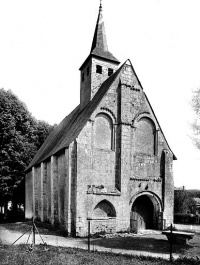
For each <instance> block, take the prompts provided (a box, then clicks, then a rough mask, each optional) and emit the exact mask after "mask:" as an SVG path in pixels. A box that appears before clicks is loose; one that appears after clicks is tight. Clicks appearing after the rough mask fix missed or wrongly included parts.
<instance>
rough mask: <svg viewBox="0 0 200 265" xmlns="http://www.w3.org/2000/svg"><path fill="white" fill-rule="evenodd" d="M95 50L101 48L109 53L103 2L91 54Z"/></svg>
mask: <svg viewBox="0 0 200 265" xmlns="http://www.w3.org/2000/svg"><path fill="white" fill-rule="evenodd" d="M95 48H99V49H101V50H103V51H108V45H107V40H106V32H105V27H104V21H103V11H102V3H101V1H100V6H99V15H98V18H97V23H96V28H95V32H94V38H93V42H92V48H91V52H92V51H93V50H94V49H95Z"/></svg>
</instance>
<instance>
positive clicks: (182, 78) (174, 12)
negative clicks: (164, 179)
mask: <svg viewBox="0 0 200 265" xmlns="http://www.w3.org/2000/svg"><path fill="white" fill-rule="evenodd" d="M102 5H103V17H104V22H105V29H106V35H107V42H108V48H109V51H110V52H111V53H113V55H114V56H115V57H116V58H117V59H119V60H120V61H121V62H122V63H123V62H124V61H125V60H126V59H130V60H131V62H132V64H133V67H134V69H135V71H136V73H137V76H138V78H139V80H140V82H141V83H142V86H143V88H144V91H145V93H146V94H147V96H148V98H149V100H150V102H151V105H152V107H153V109H154V112H155V114H156V117H157V119H158V121H159V123H160V125H161V128H162V130H163V132H164V134H165V136H166V138H167V141H168V143H169V145H170V148H171V149H172V151H173V152H174V154H175V156H176V157H177V159H178V160H177V161H174V166H173V171H174V181H175V186H176V187H180V186H185V187H186V188H187V189H200V150H197V149H196V148H195V147H194V145H193V143H192V140H191V136H192V131H191V126H190V124H191V122H192V121H193V119H194V113H193V111H192V108H191V105H190V102H191V98H192V94H193V90H195V89H197V88H200V1H199V0H123V1H120V0H102ZM98 9H99V0H85V1H83V0H73V1H69V0H56V1H55V0H34V1H33V0H18V1H16V0H7V1H5V0H0V88H4V89H6V90H8V89H11V90H12V92H13V93H15V94H16V95H17V96H18V97H19V99H20V100H21V101H23V102H24V103H25V104H26V106H27V108H28V109H29V111H30V112H31V113H32V115H33V116H34V117H35V118H37V119H39V120H44V121H47V122H48V123H50V124H55V123H57V124H58V123H59V122H60V121H61V120H62V119H63V118H64V117H65V116H66V115H68V114H69V113H70V112H71V111H72V110H73V109H74V108H75V107H76V106H77V105H78V104H79V100H80V73H79V67H80V66H81V65H82V63H83V61H84V60H85V59H86V57H87V56H88V55H89V52H90V48H91V45H92V39H93V34H94V29H95V24H96V20H97V15H98Z"/></svg>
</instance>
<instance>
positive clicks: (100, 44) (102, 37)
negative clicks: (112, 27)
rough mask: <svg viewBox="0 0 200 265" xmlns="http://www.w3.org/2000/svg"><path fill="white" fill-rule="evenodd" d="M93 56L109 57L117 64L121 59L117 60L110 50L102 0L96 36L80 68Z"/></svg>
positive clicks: (108, 58)
mask: <svg viewBox="0 0 200 265" xmlns="http://www.w3.org/2000/svg"><path fill="white" fill-rule="evenodd" d="M91 56H95V57H98V58H99V57H100V58H103V59H107V60H109V61H111V62H112V63H115V64H120V62H119V60H117V59H116V58H115V57H114V56H113V55H112V53H111V52H109V51H108V45H107V39H106V32H105V27H104V21H103V10H102V0H100V5H99V14H98V18H97V23H96V27H95V31H94V37H93V41H92V47H91V51H90V54H89V56H88V57H87V59H86V60H85V62H84V63H83V64H82V65H81V67H80V70H81V69H82V67H83V66H84V65H85V63H86V62H87V60H88V59H89V58H91Z"/></svg>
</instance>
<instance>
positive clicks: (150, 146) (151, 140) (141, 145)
mask: <svg viewBox="0 0 200 265" xmlns="http://www.w3.org/2000/svg"><path fill="white" fill-rule="evenodd" d="M135 150H136V152H137V153H143V154H147V155H154V154H155V126H154V124H153V122H152V121H151V120H150V119H148V118H142V119H140V120H139V122H138V123H137V129H136V134H135Z"/></svg>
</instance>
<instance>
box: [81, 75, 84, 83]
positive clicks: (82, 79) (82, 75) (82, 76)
mask: <svg viewBox="0 0 200 265" xmlns="http://www.w3.org/2000/svg"><path fill="white" fill-rule="evenodd" d="M84 79H85V76H84V73H82V79H81V80H82V82H83V81H84Z"/></svg>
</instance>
